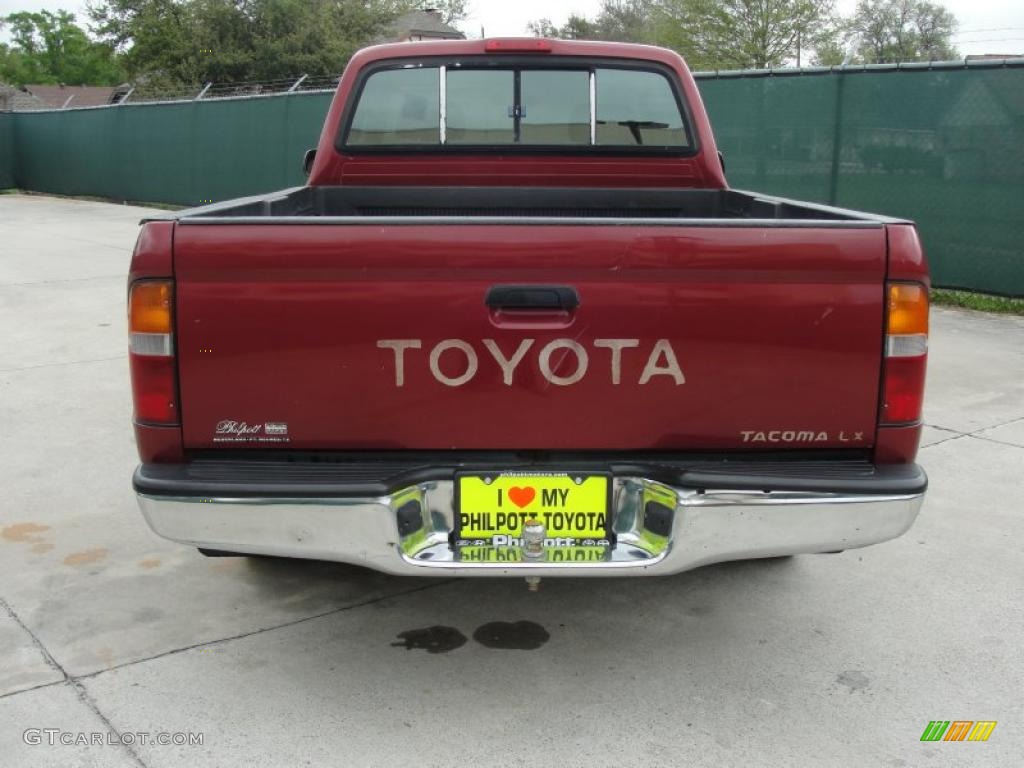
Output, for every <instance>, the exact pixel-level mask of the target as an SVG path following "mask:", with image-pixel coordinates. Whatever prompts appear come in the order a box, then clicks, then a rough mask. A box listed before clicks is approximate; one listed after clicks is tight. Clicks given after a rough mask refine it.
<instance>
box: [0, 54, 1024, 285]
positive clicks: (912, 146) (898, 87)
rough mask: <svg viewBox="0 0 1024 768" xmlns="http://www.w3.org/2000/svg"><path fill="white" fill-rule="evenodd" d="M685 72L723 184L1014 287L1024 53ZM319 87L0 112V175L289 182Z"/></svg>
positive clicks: (243, 185) (152, 183) (149, 189)
mask: <svg viewBox="0 0 1024 768" xmlns="http://www.w3.org/2000/svg"><path fill="white" fill-rule="evenodd" d="M698 84H699V86H700V90H701V94H702V96H703V99H704V102H705V104H706V106H707V108H708V112H709V113H710V115H711V122H712V126H713V127H714V130H715V135H716V138H717V140H718V143H719V147H720V149H721V150H722V151H723V153H724V154H725V158H726V170H727V176H728V178H729V182H730V184H731V185H732V186H734V187H736V188H740V189H748V190H753V191H758V192H766V193H770V194H777V195H782V196H786V197H793V198H797V199H804V200H811V201H817V202H825V203H831V204H835V205H840V206H844V207H849V208H857V209H862V210H867V211H873V212H877V213H883V214H887V215H890V216H899V217H905V218H910V219H913V220H915V221H916V222H917V223H918V227H919V230H920V232H921V237H922V239H923V241H924V244H925V247H926V249H927V251H928V257H929V260H930V262H931V266H932V275H933V279H934V282H935V284H936V285H939V286H944V287H952V288H967V289H971V290H979V291H988V292H992V293H1000V294H1007V295H1014V296H1022V295H1024V248H1022V246H1021V243H1022V242H1024V62H1021V63H1020V65H1009V64H1000V65H998V66H980V67H979V66H969V67H965V66H963V65H962V64H960V65H956V66H952V65H935V66H934V67H932V68H927V67H916V68H892V69H872V68H866V69H863V70H860V69H853V70H851V69H847V70H844V71H836V72H828V71H825V72H820V73H810V72H806V71H805V72H803V73H799V74H783V73H774V74H766V73H723V74H721V75H702V76H699V78H698ZM330 99H331V94H326V93H315V94H301V93H295V94H288V95H281V96H267V97H258V98H243V99H222V100H210V101H198V102H180V103H169V104H138V105H132V104H127V105H122V106H116V107H104V108H98V109H78V110H74V109H70V110H62V111H50V112H38V113H17V114H14V115H0V187H2V186H4V184H3V181H4V168H5V167H7V168H13V170H12V171H9V173H13V175H14V179H13V182H14V184H15V185H16V186H19V187H21V188H24V189H29V190H36V191H40V192H54V193H58V194H67V195H95V196H99V197H109V198H112V199H116V200H132V201H141V202H147V201H148V202H164V203H178V204H183V205H194V204H199V203H204V202H208V201H218V200H225V199H228V198H232V197H239V196H243V195H253V194H260V193H265V192H270V191H273V190H275V189H280V188H282V187H287V186H294V185H297V184H301V183H302V181H303V176H302V172H301V167H300V166H301V161H302V155H303V152H304V151H305V150H306V149H308V148H310V147H313V146H314V145H315V144H316V141H317V138H318V137H319V133H320V128H321V124H322V122H323V118H324V115H325V114H326V112H327V107H328V105H329V103H330ZM3 118H9V119H7V120H4V119H3ZM10 118H13V122H14V126H13V128H14V130H13V141H14V146H15V148H16V159H17V162H16V164H15V163H14V162H13V158H12V161H11V162H6V160H5V158H6V157H7V154H5V149H4V132H5V130H6V131H8V133H9V132H10V129H9V127H7V128H5V125H4V124H5V123H10V122H11V119H10ZM8 185H10V181H8Z"/></svg>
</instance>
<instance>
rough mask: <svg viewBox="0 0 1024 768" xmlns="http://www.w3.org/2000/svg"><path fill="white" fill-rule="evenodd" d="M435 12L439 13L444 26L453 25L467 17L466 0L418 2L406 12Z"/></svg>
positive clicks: (467, 5)
mask: <svg viewBox="0 0 1024 768" xmlns="http://www.w3.org/2000/svg"><path fill="white" fill-rule="evenodd" d="M428 9H430V10H435V11H439V12H440V14H441V18H442V19H443V20H444V23H445V24H455V23H456V22H459V21H462V20H464V19H465V18H466V16H468V15H469V2H468V0H419V2H414V3H412V4H411V5H410V7H409V8H408V9H407V10H419V11H425V10H428Z"/></svg>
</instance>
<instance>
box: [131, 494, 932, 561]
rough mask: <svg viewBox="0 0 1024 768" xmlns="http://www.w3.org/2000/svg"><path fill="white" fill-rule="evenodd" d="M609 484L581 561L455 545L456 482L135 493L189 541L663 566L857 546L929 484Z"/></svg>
mask: <svg viewBox="0 0 1024 768" xmlns="http://www.w3.org/2000/svg"><path fill="white" fill-rule="evenodd" d="M613 487H614V493H613V507H614V514H615V531H616V539H617V543H616V545H615V546H614V547H613V548H611V549H610V550H608V551H602V552H601V553H599V554H598V555H597V556H596V557H595V558H594V559H591V558H590V554H592V553H587V552H582V557H580V559H578V560H577V559H575V558H576V557H578V556H579V555H578V554H574V555H571V556H570V555H569V554H568V550H564V551H562V552H561V553H560V552H559V551H558V549H557V548H553V547H552V548H548V549H547V551H546V552H545V557H544V558H543V559H542V560H539V559H527V558H524V557H521V553H520V552H519V551H518V550H515V551H505V552H504V554H503V555H502V559H499V560H497V561H494V560H488V559H486V558H484V559H476V558H472V557H467V556H466V555H465V554H457V553H456V551H455V550H453V548H452V547H451V546H450V543H449V534H450V531H451V530H452V527H453V520H454V507H453V483H452V481H450V480H432V481H427V482H422V483H418V484H416V485H412V486H409V487H406V488H404V489H402V490H401V491H398V492H395V493H391V494H387V495H382V496H378V497H366V498H338V497H334V498H329V497H321V498H317V497H308V496H302V497H292V498H288V497H280V498H278V497H273V498H271V497H260V498H230V497H206V498H203V497H196V496H175V495H168V494H159V495H158V494H149V493H145V492H141V491H139V492H138V493H137V495H138V500H139V506H140V507H141V509H142V513H143V515H144V516H145V518H146V522H147V523H149V526H150V527H151V528H152V529H153V530H154V531H155V532H156V533H157V534H159V535H160V536H163V537H165V538H168V539H171V540H173V541H178V542H181V543H183V544H190V545H192V546H196V547H203V548H209V549H218V550H226V551H230V552H239V553H246V554H261V555H274V556H281V557H298V558H311V559H317V560H333V561H338V562H344V563H352V564H356V565H362V566H366V567H368V568H372V569H374V570H378V571H383V572H385V573H391V574H397V575H421V576H634V575H665V574H672V573H678V572H680V571H685V570H688V569H691V568H696V567H698V566H701V565H707V564H709V563H716V562H722V561H726V560H742V559H748V558H759V557H775V556H780V555H791V554H800V553H814V552H830V551H834V550H844V549H853V548H856V547H865V546H868V545H870V544H877V543H879V542H882V541H886V540H888V539H892V538H895V537H897V536H899V535H901V534H902V533H904V532H905V531H906V530H907V529H908V528H910V526H911V525H912V524H913V522H914V519H915V518H916V517H917V513H918V510H919V509H920V507H921V503H922V501H923V499H924V492H923V490H922V491H920V492H913V493H878V494H871V493H826V492H820V491H784V490H779V491H754V490H729V489H719V490H712V489H694V488H684V487H675V486H670V485H666V484H664V483H661V482H656V481H653V480H649V479H645V478H642V477H630V476H626V477H615V479H614V485H613ZM651 504H654V505H656V507H651V506H650V505H651ZM652 509H660V510H661V512H662V513H664V514H668V515H670V517H669V518H668V524H669V529H668V535H659V534H653V535H652V533H651V530H652V528H653V526H651V527H648V520H647V517H648V515H649V514H653V513H652V512H651V510H652ZM664 514H663V515H662V517H661V519H660V521H659V523H658V526H657V529H658V530H659V531H660V532H665V525H666V520H665V517H664ZM566 558H569V559H568V561H567V559H566Z"/></svg>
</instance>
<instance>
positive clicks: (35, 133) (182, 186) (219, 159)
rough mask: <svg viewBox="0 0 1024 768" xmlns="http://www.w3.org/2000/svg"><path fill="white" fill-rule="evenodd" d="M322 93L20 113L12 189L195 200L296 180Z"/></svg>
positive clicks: (322, 107) (315, 133)
mask: <svg viewBox="0 0 1024 768" xmlns="http://www.w3.org/2000/svg"><path fill="white" fill-rule="evenodd" d="M330 100H331V94H325V93H317V94H291V95H288V96H278V97H264V98H249V99H224V100H215V101H207V102H178V103H170V104H137V105H131V104H126V105H122V106H116V107H104V108H98V109H78V110H61V111H52V112H21V113H18V114H16V115H15V117H16V118H17V130H16V141H17V148H18V174H17V182H18V186H20V187H22V188H23V189H30V190H34V191H38V192H54V193H57V194H61V195H94V196H97V197H109V198H113V199H115V200H133V201H140V202H154V203H177V204H181V205H196V204H200V203H204V202H211V201H218V200H227V199H229V198H232V197H240V196H243V195H253V194H259V193H263V192H271V191H273V190H275V189H281V188H282V187H288V186H295V185H297V184H302V182H303V178H304V177H303V174H302V156H303V153H304V152H305V151H306V150H307V149H310V148H312V147H315V146H316V143H317V140H318V139H319V137H320V128H321V125H322V124H323V119H324V115H325V114H326V112H327V107H328V105H329V104H330Z"/></svg>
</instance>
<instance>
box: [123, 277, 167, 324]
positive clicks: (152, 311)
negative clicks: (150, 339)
mask: <svg viewBox="0 0 1024 768" xmlns="http://www.w3.org/2000/svg"><path fill="white" fill-rule="evenodd" d="M171 301H172V289H171V281H170V280H140V281H139V282H137V283H135V284H133V285H132V288H131V294H130V297H129V299H128V330H129V331H130V332H131V333H170V332H171Z"/></svg>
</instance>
